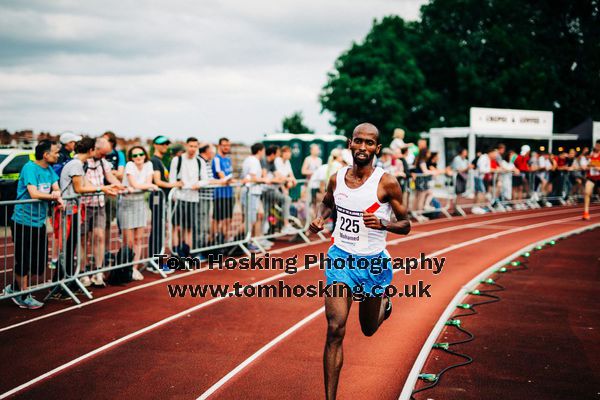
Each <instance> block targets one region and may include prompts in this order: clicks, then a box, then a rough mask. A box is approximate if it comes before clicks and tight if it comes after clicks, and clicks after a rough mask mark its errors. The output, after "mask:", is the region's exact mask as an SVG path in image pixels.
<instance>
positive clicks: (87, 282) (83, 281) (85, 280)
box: [79, 275, 92, 287]
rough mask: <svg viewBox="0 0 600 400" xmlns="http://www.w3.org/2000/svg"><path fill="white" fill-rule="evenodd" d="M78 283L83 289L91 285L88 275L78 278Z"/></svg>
mask: <svg viewBox="0 0 600 400" xmlns="http://www.w3.org/2000/svg"><path fill="white" fill-rule="evenodd" d="M79 282H81V284H82V285H83V286H84V287H89V286H90V285H91V284H92V280H91V279H90V277H89V276H88V275H86V276H82V277H81V278H79Z"/></svg>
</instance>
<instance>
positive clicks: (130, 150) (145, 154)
mask: <svg viewBox="0 0 600 400" xmlns="http://www.w3.org/2000/svg"><path fill="white" fill-rule="evenodd" d="M135 149H142V151H143V152H144V157H146V161H148V152H147V151H146V149H145V148H144V147H143V146H133V147H131V148H130V149H129V151H128V152H127V160H129V161H133V158H131V155H132V154H133V151H134V150H135Z"/></svg>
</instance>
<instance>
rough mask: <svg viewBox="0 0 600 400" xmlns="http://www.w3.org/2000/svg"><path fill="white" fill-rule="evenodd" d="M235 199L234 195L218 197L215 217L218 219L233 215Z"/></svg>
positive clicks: (221, 219) (228, 217)
mask: <svg viewBox="0 0 600 400" xmlns="http://www.w3.org/2000/svg"><path fill="white" fill-rule="evenodd" d="M233 200H234V199H233V197H217V198H216V199H215V205H214V218H215V220H216V221H223V220H224V219H231V218H232V217H233Z"/></svg>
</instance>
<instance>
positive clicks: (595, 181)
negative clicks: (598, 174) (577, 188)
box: [585, 177, 600, 190]
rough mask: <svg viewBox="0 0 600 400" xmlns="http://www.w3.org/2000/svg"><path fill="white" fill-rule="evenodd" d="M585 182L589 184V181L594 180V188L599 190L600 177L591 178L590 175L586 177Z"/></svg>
mask: <svg viewBox="0 0 600 400" xmlns="http://www.w3.org/2000/svg"><path fill="white" fill-rule="evenodd" d="M585 182H586V183H585V184H586V185H587V182H592V183H593V184H594V189H592V190H598V189H600V179H590V178H589V177H586V178H585Z"/></svg>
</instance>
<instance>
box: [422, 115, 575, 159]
mask: <svg viewBox="0 0 600 400" xmlns="http://www.w3.org/2000/svg"><path fill="white" fill-rule="evenodd" d="M469 125H470V126H467V127H455V128H432V129H430V130H429V133H428V134H425V135H423V136H424V137H429V148H430V150H431V151H437V152H438V153H439V156H440V157H439V161H438V165H439V166H441V167H444V166H446V165H447V161H448V162H450V161H451V160H446V139H452V138H467V140H468V146H467V148H468V150H469V158H470V159H473V158H474V157H475V152H476V149H477V140H478V139H484V138H491V139H498V141H501V140H503V139H504V140H506V139H517V140H522V141H523V143H525V142H526V141H527V140H538V141H539V140H544V141H547V143H548V151H552V142H553V141H556V140H561V141H566V140H577V138H578V136H577V135H575V134H558V133H552V127H553V114H552V112H551V111H534V110H512V109H498V108H480V107H472V108H471V110H470V123H469Z"/></svg>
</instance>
